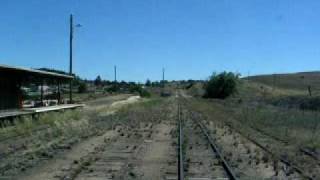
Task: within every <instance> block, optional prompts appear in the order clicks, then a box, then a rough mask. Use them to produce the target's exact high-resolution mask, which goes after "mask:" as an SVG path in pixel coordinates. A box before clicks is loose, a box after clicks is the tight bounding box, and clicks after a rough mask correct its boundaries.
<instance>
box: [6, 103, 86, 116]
mask: <svg viewBox="0 0 320 180" xmlns="http://www.w3.org/2000/svg"><path fill="white" fill-rule="evenodd" d="M84 106H85V105H84V104H62V105H57V106H46V107H37V108H24V109H14V110H5V111H0V119H10V118H16V117H20V116H25V115H35V114H39V113H46V112H52V111H61V110H67V109H76V108H79V107H84Z"/></svg>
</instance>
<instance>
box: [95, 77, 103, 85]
mask: <svg viewBox="0 0 320 180" xmlns="http://www.w3.org/2000/svg"><path fill="white" fill-rule="evenodd" d="M101 84H102V80H101V77H100V75H98V76H97V78H96V79H95V80H94V85H96V86H100V85H101Z"/></svg>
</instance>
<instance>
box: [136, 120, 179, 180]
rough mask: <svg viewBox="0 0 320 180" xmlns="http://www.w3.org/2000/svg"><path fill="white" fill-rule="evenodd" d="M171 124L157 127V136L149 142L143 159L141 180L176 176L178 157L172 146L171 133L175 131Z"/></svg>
mask: <svg viewBox="0 0 320 180" xmlns="http://www.w3.org/2000/svg"><path fill="white" fill-rule="evenodd" d="M173 127H174V126H172V125H170V124H159V125H158V126H157V127H156V130H155V132H156V134H155V135H154V137H153V140H152V141H147V144H146V152H145V154H144V156H143V158H142V161H141V166H140V167H138V169H140V170H141V174H142V177H141V180H149V179H167V177H170V176H175V175H174V174H176V168H177V166H176V163H174V161H172V160H174V159H175V158H176V157H177V156H176V153H175V149H174V147H173V146H172V145H171V144H172V142H173V139H172V137H171V135H170V132H171V131H172V130H174V128H173Z"/></svg>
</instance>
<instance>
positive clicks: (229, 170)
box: [178, 104, 238, 180]
mask: <svg viewBox="0 0 320 180" xmlns="http://www.w3.org/2000/svg"><path fill="white" fill-rule="evenodd" d="M178 121H179V122H178V123H179V135H178V136H179V137H178V144H179V149H178V153H179V155H178V180H184V167H183V162H184V159H183V129H182V119H181V105H180V104H178ZM195 123H196V124H197V125H198V126H199V127H200V129H201V131H202V133H203V135H204V136H205V138H206V139H207V141H208V143H209V145H210V147H211V149H212V151H213V152H214V153H215V156H216V157H218V158H219V159H220V160H221V163H222V166H223V168H224V170H225V171H226V173H227V175H228V177H229V179H230V180H238V178H237V177H236V175H235V173H234V172H233V170H232V168H231V167H230V166H229V165H228V162H227V161H226V160H225V158H224V157H223V155H222V154H221V152H220V150H219V149H218V147H217V145H216V144H215V143H214V141H213V139H212V138H211V136H210V135H209V134H208V132H207V129H206V128H205V127H204V126H203V125H202V124H201V122H199V121H195Z"/></svg>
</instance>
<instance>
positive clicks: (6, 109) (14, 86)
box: [0, 65, 81, 119]
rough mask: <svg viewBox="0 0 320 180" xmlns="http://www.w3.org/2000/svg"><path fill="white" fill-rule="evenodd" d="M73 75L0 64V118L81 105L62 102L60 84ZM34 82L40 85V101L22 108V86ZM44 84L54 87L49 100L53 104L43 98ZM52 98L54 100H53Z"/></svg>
mask: <svg viewBox="0 0 320 180" xmlns="http://www.w3.org/2000/svg"><path fill="white" fill-rule="evenodd" d="M72 80H73V76H70V75H66V74H60V73H54V72H48V71H42V70H35V69H27V68H20V67H12V66H7V65H0V119H1V118H5V117H11V116H19V115H20V114H21V115H25V114H30V113H31V114H32V113H37V112H45V111H51V110H59V109H66V108H75V107H79V106H81V105H75V104H68V105H66V104H64V105H61V104H62V97H61V85H62V84H67V83H70V81H72ZM30 84H35V85H37V87H40V91H41V92H40V101H39V102H40V103H39V102H38V103H34V104H33V105H32V106H29V107H28V108H24V106H23V102H24V101H25V99H24V98H23V97H24V94H23V91H22V87H23V86H27V85H30ZM44 85H47V86H54V87H56V88H55V89H56V91H55V93H53V95H54V96H55V97H52V95H51V97H50V98H51V101H55V102H56V103H54V105H55V106H49V107H48V103H45V102H49V101H48V100H45V99H44V88H43V87H44ZM53 99H54V100H53Z"/></svg>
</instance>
